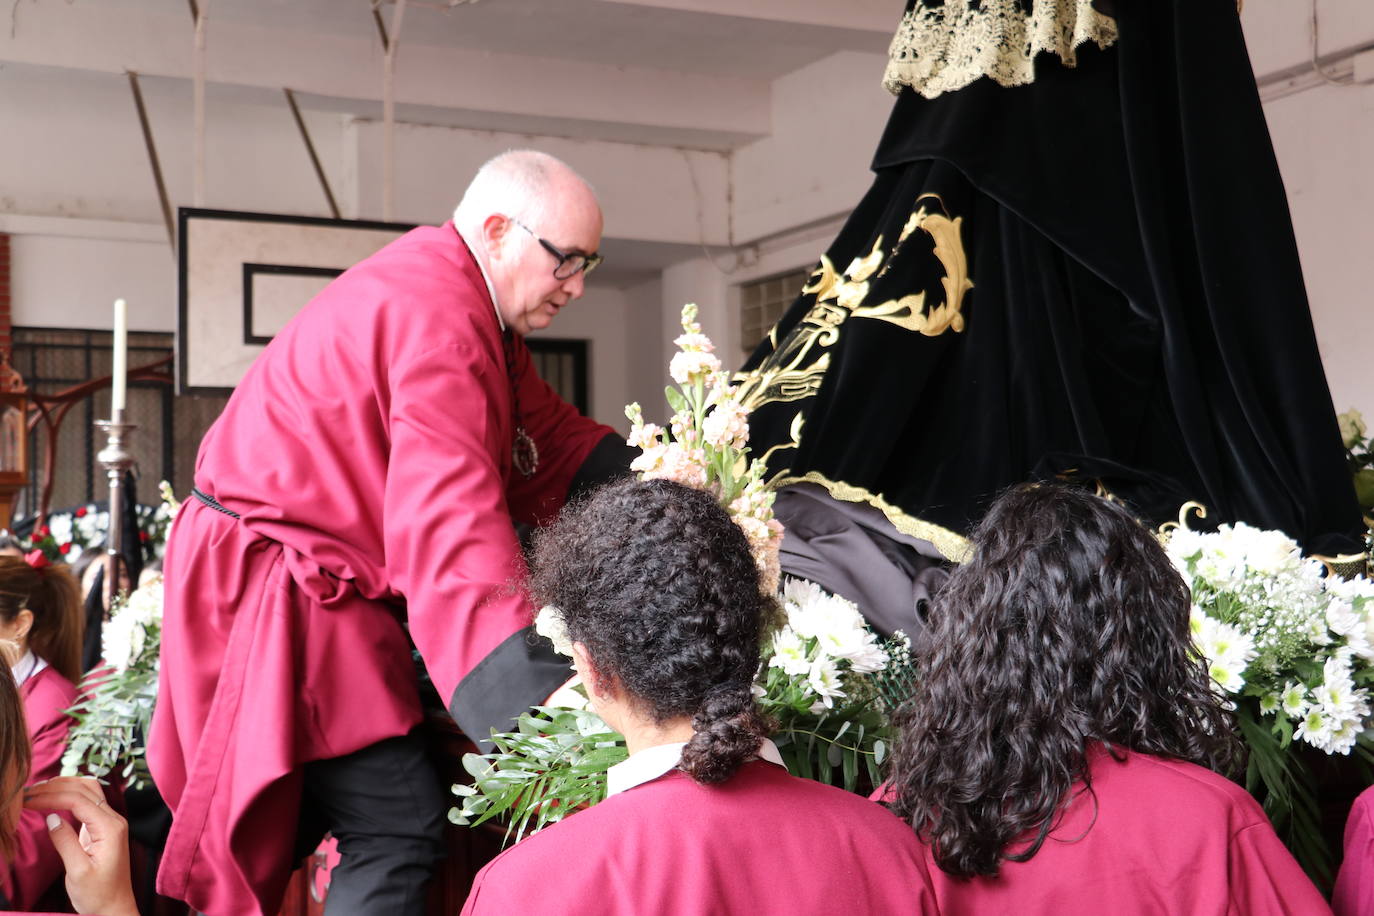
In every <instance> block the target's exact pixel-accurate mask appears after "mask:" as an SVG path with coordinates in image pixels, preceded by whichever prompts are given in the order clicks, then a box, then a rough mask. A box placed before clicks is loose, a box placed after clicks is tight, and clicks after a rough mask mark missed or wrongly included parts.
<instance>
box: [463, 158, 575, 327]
mask: <svg viewBox="0 0 1374 916" xmlns="http://www.w3.org/2000/svg"><path fill="white" fill-rule="evenodd" d="M453 224H454V226H455V227H456V228H457V229H458V231H459V233H461V234H462V236H463V239H464V240H465V241H466V242H467V244H468V246H469V247H470V248H471V249H472V253H473V255H474V256H475V257H476V258H477V260H478V262H479V263H480V264H481V265H482V267H483V268H484V270H485V271H486V273H487V277H488V279H489V280H490V282H491V287H492V292H493V293H494V296H495V299H496V308H497V311H498V312H499V313H500V315H501V319H502V321H503V322H505V325H506V326H507V327H509V328H512V329H513V330H515V331H516V333H519V334H527V333H529V332H530V331H536V330H539V329H541V328H544V327H547V326H548V324H549V322H550V321H552V320H553V318H554V316H555V315H557V314H558V312H559V310H560V309H562V308H563V307H564V306H566V305H567V304H568V303H569V302H571V301H572V300H574V299H577V298H578V297H580V296H581V295H582V293H583V290H584V282H585V279H584V275H583V274H582V272H581V270H580V269H578V268H577V267H576V266H574V268H573V270H574V272H573V273H567V272H566V271H564V270H563V269H562V265H563V264H564V263H565V262H567V261H568V259H569V258H575V257H576V256H578V255H582V256H583V258H582V259H581V261H582V262H590V263H592V264H593V266H594V265H595V262H596V261H598V260H599V258H595V257H593V256H594V255H595V254H596V251H597V247H598V246H599V245H600V242H601V206H600V204H598V203H597V200H596V194H595V192H594V191H592V188H591V186H590V185H589V184H587V182H586V181H585V180H584V179H583V178H582V177H581V176H580V175H578V174H577V173H576V172H574V171H573V170H572V169H571V168H570V167H569V166H568V165H567V164H566V163H564V162H562V161H560V160H558V159H555V158H554V157H553V156H550V155H549V154H548V153H540V152H536V151H535V150H512V151H511V152H508V153H502V154H501V155H499V156H497V157H496V158H494V159H492V160H490V161H489V162H487V164H486V165H484V166H482V168H481V169H479V170H478V172H477V175H476V177H474V178H473V179H472V183H471V184H470V185H468V189H467V192H466V193H465V194H464V195H463V199H462V201H461V202H460V203H459V204H458V208H457V209H456V210H454V212H453ZM576 263H579V262H577V261H575V262H574V264H576ZM556 272H557V273H556ZM565 273H567V275H565V276H561V275H562V274H565Z"/></svg>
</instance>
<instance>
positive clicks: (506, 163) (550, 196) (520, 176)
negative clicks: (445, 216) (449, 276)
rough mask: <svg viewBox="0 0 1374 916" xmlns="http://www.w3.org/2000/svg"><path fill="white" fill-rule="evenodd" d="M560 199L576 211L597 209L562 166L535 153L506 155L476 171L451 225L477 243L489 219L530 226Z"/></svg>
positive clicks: (583, 185) (586, 188) (587, 190)
mask: <svg viewBox="0 0 1374 916" xmlns="http://www.w3.org/2000/svg"><path fill="white" fill-rule="evenodd" d="M564 197H571V198H573V199H572V200H571V201H569V203H571V204H573V205H575V206H586V204H587V202H588V201H590V202H591V203H592V204H593V205H595V204H596V192H595V191H593V190H592V186H591V185H590V184H588V183H587V181H586V179H584V178H583V177H582V176H581V175H579V174H577V172H575V171H573V169H572V167H571V166H569V165H568V164H567V163H566V162H564V161H563V160H561V159H559V158H557V157H555V156H550V155H549V154H548V153H541V152H539V151H538V150H532V149H517V150H507V151H506V152H504V153H501V154H500V155H499V156H495V157H493V158H491V159H488V160H487V162H486V163H485V164H484V165H483V166H482V167H481V168H480V169H478V170H477V174H476V175H475V176H473V179H472V183H471V184H469V185H468V188H467V190H466V191H465V192H464V193H463V199H462V200H461V201H459V203H458V206H457V208H456V209H455V210H454V211H453V224H454V225H455V226H457V227H458V231H459V232H462V233H463V235H464V237H466V238H474V237H476V235H477V234H478V232H477V230H478V227H480V226H481V225H482V222H483V220H485V219H486V218H487V217H488V216H491V215H492V214H493V213H499V214H502V215H504V216H511V217H515V218H517V219H519V220H521V221H523V222H526V223H530V224H532V225H534V224H538V223H541V222H542V221H543V216H544V214H545V213H546V212H548V210H549V209H550V208H551V207H555V206H557V205H558V204H559V203H560V200H561V199H562V198H564Z"/></svg>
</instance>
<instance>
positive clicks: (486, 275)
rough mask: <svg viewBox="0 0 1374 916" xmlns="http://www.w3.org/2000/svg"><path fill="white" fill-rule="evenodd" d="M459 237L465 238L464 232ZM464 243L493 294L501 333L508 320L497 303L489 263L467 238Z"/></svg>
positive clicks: (492, 302) (493, 306)
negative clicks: (479, 254) (485, 262)
mask: <svg viewBox="0 0 1374 916" xmlns="http://www.w3.org/2000/svg"><path fill="white" fill-rule="evenodd" d="M453 231H454V232H458V227H457V226H454V227H453ZM458 238H460V239H463V233H461V232H458ZM463 244H464V245H467V246H468V251H470V252H472V259H473V260H474V261H476V262H477V269H478V270H480V271H481V272H482V279H483V280H485V281H486V283H487V293H488V294H489V295H490V296H491V307H492V308H493V309H495V311H496V323H497V324H498V325H500V326H501V333H503V334H504V333H505V331H506V321H505V319H504V318H502V317H501V306H499V305H497V304H496V287H494V286H492V285H491V274H489V273H487V265H485V264H483V263H482V259H481V258H480V257H478V256H477V249H476V248H473V247H472V246H471V245H469V244H468V240H467V239H463Z"/></svg>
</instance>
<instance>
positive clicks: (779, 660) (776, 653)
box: [768, 627, 811, 676]
mask: <svg viewBox="0 0 1374 916" xmlns="http://www.w3.org/2000/svg"><path fill="white" fill-rule="evenodd" d="M768 665H769V667H771V668H781V669H782V673H783V674H787V675H793V676H798V675H803V674H807V673H809V672H810V671H811V659H810V657H809V653H808V652H807V641H806V640H804V639H802V638H801V637H800V636H798V635H797V633H796V631H794V630H793V629H792V628H791V627H783V628H782V629H781V630H779V631H778V632H777V633H775V634H774V635H773V657H772V658H770V659H769V660H768Z"/></svg>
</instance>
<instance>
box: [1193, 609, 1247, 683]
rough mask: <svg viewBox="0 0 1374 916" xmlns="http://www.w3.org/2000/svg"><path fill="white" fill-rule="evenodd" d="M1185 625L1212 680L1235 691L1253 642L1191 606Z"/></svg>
mask: <svg viewBox="0 0 1374 916" xmlns="http://www.w3.org/2000/svg"><path fill="white" fill-rule="evenodd" d="M1189 626H1190V628H1191V629H1192V632H1193V645H1194V646H1195V647H1196V649H1197V653H1198V655H1200V656H1201V657H1202V658H1204V659H1206V660H1207V665H1208V669H1207V670H1208V673H1209V674H1210V675H1211V676H1212V680H1214V681H1216V683H1217V684H1218V685H1219V686H1220V687H1221V688H1222V689H1223V690H1225V691H1226V692H1228V693H1239V692H1240V690H1241V688H1242V687H1244V686H1245V669H1246V668H1247V667H1248V666H1249V664H1250V662H1251V660H1252V659H1254V657H1255V644H1254V640H1253V639H1251V637H1250V636H1249V634H1247V633H1245V632H1243V631H1241V630H1240V629H1238V628H1237V627H1233V626H1231V625H1230V624H1227V623H1222V622H1221V621H1220V620H1217V619H1215V618H1213V617H1209V616H1208V615H1207V614H1205V613H1203V611H1202V610H1201V609H1200V608H1199V607H1197V606H1196V605H1194V606H1193V610H1192V615H1191V617H1190V619H1189Z"/></svg>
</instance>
